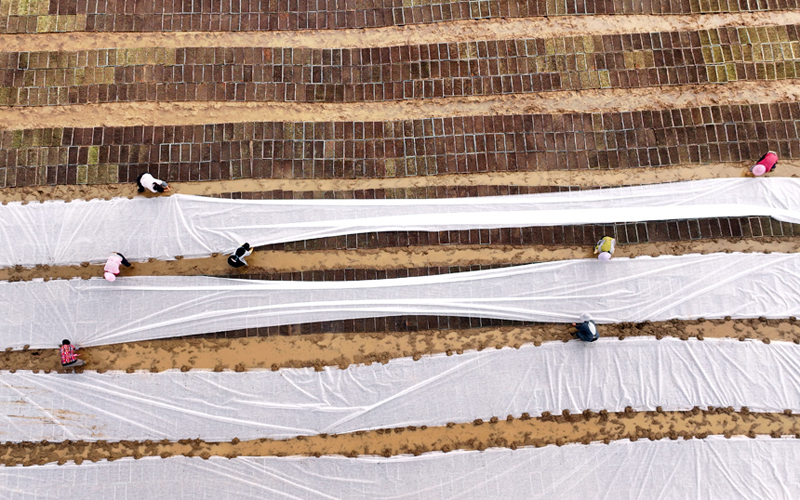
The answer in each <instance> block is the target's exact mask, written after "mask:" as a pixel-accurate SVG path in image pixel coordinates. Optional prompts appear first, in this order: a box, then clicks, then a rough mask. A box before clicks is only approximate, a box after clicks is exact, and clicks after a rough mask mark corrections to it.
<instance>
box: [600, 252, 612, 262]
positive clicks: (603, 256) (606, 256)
mask: <svg viewBox="0 0 800 500" xmlns="http://www.w3.org/2000/svg"><path fill="white" fill-rule="evenodd" d="M597 258H598V259H599V260H602V261H606V260H610V259H611V254H610V253H608V252H600V255H598V256H597Z"/></svg>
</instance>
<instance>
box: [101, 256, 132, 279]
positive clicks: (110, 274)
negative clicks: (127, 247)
mask: <svg viewBox="0 0 800 500" xmlns="http://www.w3.org/2000/svg"><path fill="white" fill-rule="evenodd" d="M120 264H122V265H123V266H125V267H131V263H130V262H128V259H126V258H125V256H124V255H122V254H121V253H117V252H111V255H109V256H108V260H107V261H106V265H105V267H103V271H104V272H103V277H104V278H105V279H107V280H108V281H114V280H115V279H117V275H118V274H119V265H120Z"/></svg>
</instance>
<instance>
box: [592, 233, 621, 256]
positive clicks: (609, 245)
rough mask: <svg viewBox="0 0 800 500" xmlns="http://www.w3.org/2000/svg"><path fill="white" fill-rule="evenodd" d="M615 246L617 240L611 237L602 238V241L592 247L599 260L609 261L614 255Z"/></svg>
mask: <svg viewBox="0 0 800 500" xmlns="http://www.w3.org/2000/svg"><path fill="white" fill-rule="evenodd" d="M616 244H617V240H615V239H614V238H612V237H611V236H603V239H602V240H600V241H598V242H597V245H595V246H594V253H595V255H597V258H598V259H600V260H609V259H610V258H611V255H612V254H613V253H614V247H615V245H616Z"/></svg>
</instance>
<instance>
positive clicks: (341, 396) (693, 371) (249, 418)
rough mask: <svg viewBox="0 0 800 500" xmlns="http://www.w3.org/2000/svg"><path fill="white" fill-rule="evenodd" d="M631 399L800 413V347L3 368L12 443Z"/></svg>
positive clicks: (603, 348)
mask: <svg viewBox="0 0 800 500" xmlns="http://www.w3.org/2000/svg"><path fill="white" fill-rule="evenodd" d="M626 406H631V407H632V408H634V409H635V410H655V409H656V407H658V406H661V407H662V408H664V409H665V410H687V409H691V408H693V407H695V406H699V407H703V408H704V407H707V406H715V407H719V406H723V407H724V406H732V407H734V408H740V407H741V406H747V407H749V408H750V410H752V411H769V412H780V411H783V410H785V409H791V410H793V411H800V346H797V345H794V344H792V343H787V342H773V343H771V344H769V345H766V344H763V343H761V342H739V341H734V340H708V341H680V340H675V339H666V340H660V341H658V340H655V339H652V338H633V339H628V340H625V341H622V342H620V341H619V340H616V339H601V340H600V341H598V342H595V343H592V344H587V343H582V342H579V341H574V342H570V343H567V344H564V343H561V342H552V343H547V344H544V345H542V346H540V347H534V346H525V347H522V348H521V349H519V350H515V349H510V348H506V349H502V350H497V349H492V350H485V351H481V352H469V353H466V354H463V355H460V356H446V355H437V356H431V357H424V358H422V359H421V360H419V361H413V360H412V359H410V358H402V359H396V360H392V361H390V362H389V363H388V364H385V365H383V364H374V365H370V366H351V367H349V368H347V369H345V370H340V369H336V368H328V369H326V370H324V371H321V372H316V371H314V369H313V368H307V369H285V370H280V371H277V372H272V371H253V372H243V373H237V372H220V373H215V372H204V371H190V372H185V373H182V372H178V371H171V372H162V373H137V374H136V375H135V376H132V375H130V374H125V373H103V374H98V373H92V372H86V373H83V374H82V375H80V376H75V375H57V374H51V375H42V374H31V373H22V372H17V373H13V374H12V373H0V422H2V425H0V441H40V440H42V439H47V440H49V441H62V440H65V439H81V440H97V439H106V440H114V441H116V440H125V439H132V440H142V439H162V438H167V439H170V440H177V439H183V438H202V439H205V440H209V441H216V440H221V441H227V440H230V439H233V438H234V437H238V438H239V439H257V438H275V439H282V438H288V437H293V436H297V435H313V434H318V433H344V432H353V431H356V430H360V429H376V428H387V427H403V426H408V425H444V424H446V423H447V422H471V421H473V420H475V419H476V418H482V419H489V418H490V417H492V416H497V417H500V418H504V417H505V416H506V415H509V414H510V415H515V416H519V415H521V414H522V413H524V412H527V413H529V414H530V415H532V416H538V415H541V413H542V412H544V411H550V412H552V413H561V411H562V410H565V409H566V410H570V411H572V412H581V411H583V410H586V409H590V410H593V411H599V410H602V409H606V410H609V411H622V410H624V409H625V407H626Z"/></svg>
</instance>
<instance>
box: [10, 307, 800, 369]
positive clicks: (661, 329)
mask: <svg viewBox="0 0 800 500" xmlns="http://www.w3.org/2000/svg"><path fill="white" fill-rule="evenodd" d="M570 332H571V327H570V326H569V325H565V324H536V325H530V326H524V327H499V328H474V329H465V330H427V331H417V332H370V333H348V334H328V333H325V334H309V335H297V334H290V335H275V336H269V337H258V338H233V339H224V338H223V339H220V338H176V339H166V340H151V341H142V342H132V343H126V344H114V345H106V346H99V347H90V348H86V349H83V350H82V351H81V352H82V358H83V359H84V360H85V361H86V363H87V365H86V369H87V370H92V371H98V372H105V371H109V370H117V371H127V372H129V373H130V372H134V371H136V370H144V371H150V372H161V371H165V370H181V371H189V370H193V369H194V370H214V371H223V370H234V371H245V370H258V369H269V370H279V369H281V368H306V367H314V368H315V369H317V370H322V369H323V368H324V367H326V366H332V367H338V368H341V369H344V368H347V367H348V366H350V365H351V364H364V363H366V364H369V363H386V362H388V361H389V360H392V359H396V358H401V357H413V358H414V359H419V358H420V357H421V356H425V355H432V354H441V353H445V354H447V355H448V356H449V355H454V354H455V355H457V354H461V353H463V352H464V351H468V350H475V349H477V350H483V349H500V348H503V347H512V348H519V347H521V346H522V345H523V344H534V345H541V343H542V342H548V341H563V342H567V341H571V340H572V339H573V337H572V336H571V334H570ZM600 334H601V335H602V336H603V337H616V338H618V339H620V341H623V342H624V339H625V338H627V337H640V336H649V337H655V338H657V339H662V338H665V337H672V338H679V339H684V340H686V339H689V338H698V339H704V338H735V339H738V340H740V341H751V340H753V341H763V342H771V341H785V342H795V343H800V325H798V323H797V321H796V319H792V318H789V319H783V320H778V319H770V320H768V319H763V318H762V319H744V320H724V319H720V320H707V321H706V320H696V321H678V320H672V321H664V322H653V323H651V322H645V323H636V324H634V323H623V324H615V325H601V327H600ZM575 342H577V341H575ZM57 368H60V365H59V361H58V350H57V349H33V350H25V351H5V352H2V353H0V370H14V371H15V370H34V371H41V372H45V373H49V372H50V371H52V370H55V369H57Z"/></svg>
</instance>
